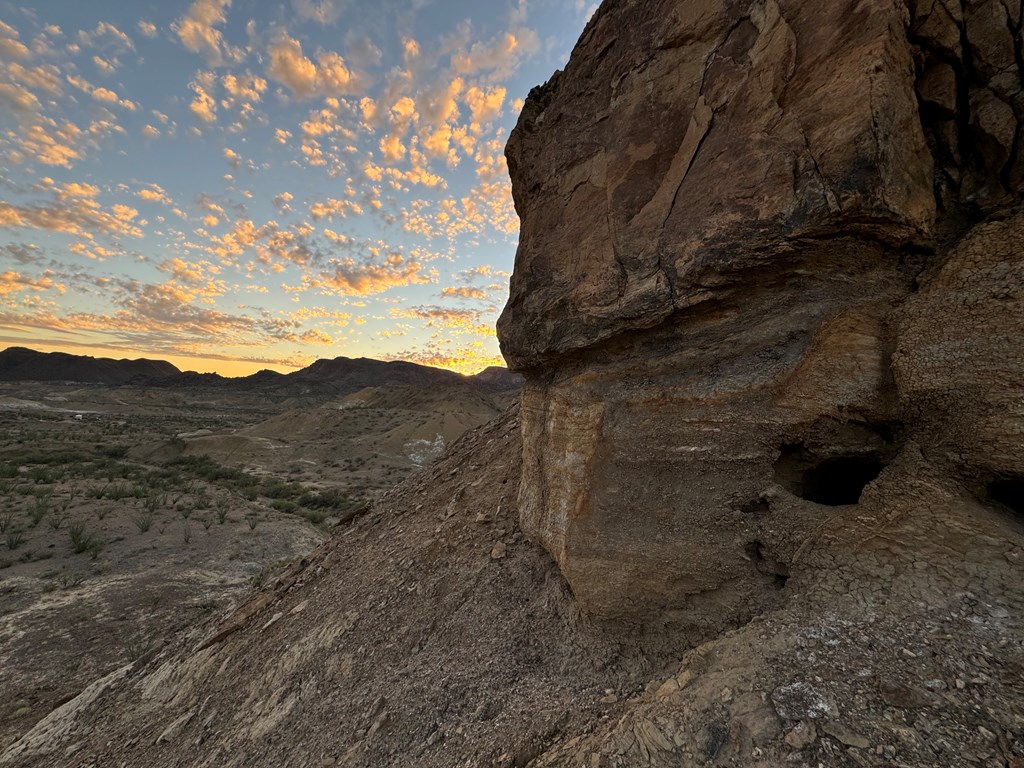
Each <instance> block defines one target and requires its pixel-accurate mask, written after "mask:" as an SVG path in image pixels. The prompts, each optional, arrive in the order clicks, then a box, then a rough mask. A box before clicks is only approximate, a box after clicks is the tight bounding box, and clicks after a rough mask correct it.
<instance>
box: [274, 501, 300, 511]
mask: <svg viewBox="0 0 1024 768" xmlns="http://www.w3.org/2000/svg"><path fill="white" fill-rule="evenodd" d="M270 506H271V507H272V508H273V509H276V510H277V511H278V512H295V511H297V510H298V508H299V505H298V504H296V503H295V502H294V501H290V500H288V499H274V500H273V501H272V502H270Z"/></svg>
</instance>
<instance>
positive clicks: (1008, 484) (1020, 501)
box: [988, 476, 1024, 515]
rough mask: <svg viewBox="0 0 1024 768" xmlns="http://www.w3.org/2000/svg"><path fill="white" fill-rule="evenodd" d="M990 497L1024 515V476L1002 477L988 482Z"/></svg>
mask: <svg viewBox="0 0 1024 768" xmlns="http://www.w3.org/2000/svg"><path fill="white" fill-rule="evenodd" d="M988 497H989V498H990V499H991V500H992V501H995V502H998V503H999V504H1002V505H1003V506H1004V507H1008V508H1009V509H1012V510H1013V511H1014V512H1016V513H1017V514H1018V515H1024V476H1017V477H1001V478H998V479H996V480H993V481H992V482H991V483H989V484H988Z"/></svg>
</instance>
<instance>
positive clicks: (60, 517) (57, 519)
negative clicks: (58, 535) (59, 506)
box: [49, 512, 68, 531]
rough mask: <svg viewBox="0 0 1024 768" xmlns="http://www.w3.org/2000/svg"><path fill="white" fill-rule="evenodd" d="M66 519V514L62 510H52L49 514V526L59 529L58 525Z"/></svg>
mask: <svg viewBox="0 0 1024 768" xmlns="http://www.w3.org/2000/svg"><path fill="white" fill-rule="evenodd" d="M67 519H68V516H67V515H66V514H65V513H64V512H59V513H58V512H54V513H53V514H51V515H50V521H49V522H50V527H51V528H53V530H55V531H59V530H60V527H61V526H62V525H64V522H65V521H66V520H67Z"/></svg>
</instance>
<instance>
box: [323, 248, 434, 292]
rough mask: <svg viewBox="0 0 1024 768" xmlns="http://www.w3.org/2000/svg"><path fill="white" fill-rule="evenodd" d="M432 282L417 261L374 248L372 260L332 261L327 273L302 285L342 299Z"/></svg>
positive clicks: (394, 252)
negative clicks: (333, 294) (341, 296)
mask: <svg viewBox="0 0 1024 768" xmlns="http://www.w3.org/2000/svg"><path fill="white" fill-rule="evenodd" d="M432 281H433V277H432V276H430V275H428V274H425V273H424V271H423V265H422V264H421V263H420V262H419V261H418V260H415V259H406V258H404V257H403V256H402V254H401V253H399V252H398V251H396V250H392V251H390V252H387V253H383V252H380V251H379V250H378V249H376V248H374V249H371V254H370V256H369V258H360V259H354V258H351V257H349V258H344V259H331V260H330V261H329V262H328V265H327V269H326V270H324V271H322V272H321V273H320V274H319V275H317V276H316V277H312V278H310V277H307V278H305V279H304V281H303V282H304V285H305V286H306V287H309V288H318V289H320V290H322V291H327V292H330V293H337V294H340V295H343V296H370V295H373V294H377V293H383V292H384V291H387V290H390V289H391V288H395V287H397V286H401V285H416V284H422V283H429V282H432Z"/></svg>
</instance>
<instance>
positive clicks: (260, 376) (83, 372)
mask: <svg viewBox="0 0 1024 768" xmlns="http://www.w3.org/2000/svg"><path fill="white" fill-rule="evenodd" d="M521 380H522V377H520V376H519V374H514V373H510V372H509V371H508V370H506V369H505V368H500V367H491V368H487V369H486V370H484V371H481V372H480V373H478V374H476V375H475V376H462V375H461V374H458V373H454V372H452V371H447V370H444V369H442V368H432V367H430V366H426V365H419V364H417V363H409V362H405V361H402V360H395V361H390V362H387V361H383V360H373V359H370V358H366V357H361V358H356V359H352V358H348V357H336V358H334V359H324V360H317V361H316V362H314V363H313V364H312V365H310V366H308V367H306V368H303V369H301V370H298V371H294V372H293V373H287V374H283V373H277V372H276V371H270V370H262V371H258V372H257V373H254V374H252V375H251V376H240V377H237V378H228V377H225V376H220V375H218V374H216V373H196V372H195V371H181V370H179V369H178V368H177V367H175V366H174V365H171V364H170V363H168V362H166V361H164V360H146V359H140V360H111V359H108V358H95V357H86V356H84V355H68V354H65V353H63V352H36V351H34V350H31V349H25V348H24V347H10V348H9V349H6V350H4V351H3V352H0V381H77V382H83V383H95V384H113V385H119V384H137V385H139V386H149V387H173V388H207V387H217V388H228V389H230V390H232V391H238V392H259V393H266V394H268V395H275V396H282V397H302V396H312V397H314V398H318V397H323V396H338V395H347V394H351V393H352V392H358V391H359V390H361V389H365V388H366V387H382V386H389V385H403V386H413V387H432V386H442V385H451V384H467V383H468V384H472V385H474V386H477V387H479V388H480V389H482V390H485V391H487V392H492V393H505V392H512V391H514V390H516V389H518V388H519V386H520V383H521Z"/></svg>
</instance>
